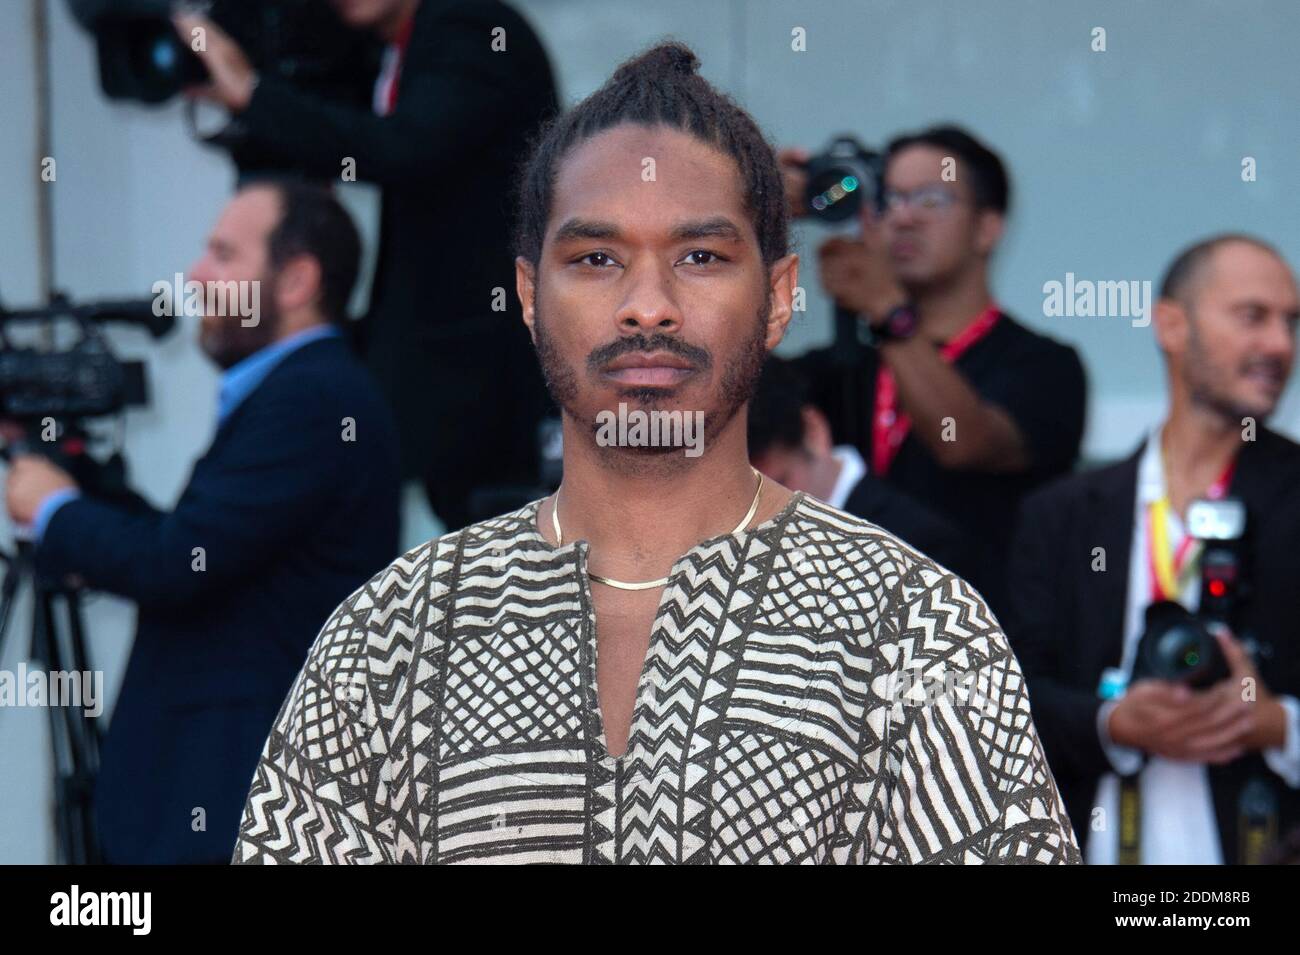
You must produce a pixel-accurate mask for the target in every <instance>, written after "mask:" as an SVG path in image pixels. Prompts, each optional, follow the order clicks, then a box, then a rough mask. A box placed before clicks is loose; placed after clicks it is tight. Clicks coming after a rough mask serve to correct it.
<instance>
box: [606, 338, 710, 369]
mask: <svg viewBox="0 0 1300 955" xmlns="http://www.w3.org/2000/svg"><path fill="white" fill-rule="evenodd" d="M657 351H665V352H669V353H670V354H673V355H676V356H677V357H679V358H684V359H686V360H687V361H688V362H690V363H691V365H693V366H694V367H695V368H698V369H700V370H702V371H708V370H709V369H710V368H712V367H713V355H712V354H710V353H709V351H708V349H706V348H701V347H699V346H698V345H688V344H687V343H686V342H684V341H682V340H681V339H680V338H674V337H673V336H671V335H665V334H664V333H663V332H655V333H654V334H653V335H633V336H630V337H628V338H620V339H617V340H616V341H612V342H610V343H609V344H608V345H601V346H600V347H599V348H596V349H593V350H592V352H591V354H589V355H588V356H587V368H588V369H590V370H591V371H596V372H598V371H600V370H601V369H602V368H604V367H605V366H606V365H608V364H609V363H610V362H612V361H613V360H614V359H616V358H621V357H623V356H624V355H629V354H632V353H633V352H647V353H649V352H657Z"/></svg>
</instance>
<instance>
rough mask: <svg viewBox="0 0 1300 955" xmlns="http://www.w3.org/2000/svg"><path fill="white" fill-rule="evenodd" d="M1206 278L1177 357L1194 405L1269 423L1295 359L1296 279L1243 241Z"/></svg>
mask: <svg viewBox="0 0 1300 955" xmlns="http://www.w3.org/2000/svg"><path fill="white" fill-rule="evenodd" d="M1205 273H1206V274H1205V276H1204V278H1202V279H1201V282H1200V284H1199V286H1198V287H1197V288H1196V289H1195V290H1194V291H1193V293H1192V298H1193V304H1192V306H1191V308H1190V309H1188V310H1187V312H1188V314H1187V319H1186V326H1185V327H1186V331H1185V334H1182V335H1180V336H1177V337H1176V338H1175V339H1174V341H1173V342H1172V345H1171V346H1170V351H1171V353H1172V355H1173V356H1178V357H1177V358H1176V360H1177V361H1178V363H1179V365H1180V366H1181V367H1182V369H1183V374H1184V376H1185V377H1186V381H1187V386H1188V390H1189V391H1190V393H1191V396H1192V400H1193V401H1195V402H1196V403H1198V404H1200V405H1202V406H1206V407H1210V408H1212V409H1214V410H1215V411H1217V412H1219V413H1220V414H1224V415H1227V416H1228V417H1230V418H1232V419H1233V420H1239V419H1241V418H1244V417H1253V418H1259V419H1262V418H1267V417H1268V416H1269V415H1270V414H1272V413H1273V410H1274V409H1275V408H1276V407H1277V403H1278V400H1279V399H1280V398H1281V396H1282V392H1283V390H1284V389H1285V388H1286V382H1287V379H1288V377H1290V374H1291V366H1292V364H1293V362H1294V360H1295V335H1296V322H1297V318H1298V317H1300V299H1297V294H1296V283H1295V278H1294V276H1292V275H1291V272H1290V270H1289V269H1288V268H1287V267H1286V265H1285V264H1284V263H1282V262H1280V261H1278V259H1277V258H1276V257H1275V256H1273V255H1271V254H1270V253H1268V252H1266V251H1264V250H1263V249H1260V248H1257V247H1256V246H1253V245H1249V244H1247V243H1244V242H1233V243H1229V244H1226V245H1222V246H1220V247H1219V248H1218V249H1217V250H1216V251H1215V252H1214V254H1213V256H1212V258H1211V259H1210V261H1209V262H1208V263H1207V264H1206V266H1205Z"/></svg>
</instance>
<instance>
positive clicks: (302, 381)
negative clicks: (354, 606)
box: [36, 337, 400, 863]
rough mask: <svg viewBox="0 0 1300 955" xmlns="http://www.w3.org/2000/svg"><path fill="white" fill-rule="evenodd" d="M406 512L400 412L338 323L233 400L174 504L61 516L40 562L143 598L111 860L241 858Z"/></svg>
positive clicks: (123, 722)
mask: <svg viewBox="0 0 1300 955" xmlns="http://www.w3.org/2000/svg"><path fill="white" fill-rule="evenodd" d="M348 419H351V421H352V422H354V425H353V426H352V427H351V435H349V420H348ZM349 436H351V437H353V438H354V440H348V438H349ZM399 508H400V479H399V472H398V456H397V440H396V436H395V431H394V427H393V424H392V420H391V416H390V413H389V411H388V408H387V406H386V405H385V403H384V401H383V399H382V398H381V397H380V395H379V392H378V389H377V388H376V386H375V384H374V382H373V381H372V380H371V378H370V377H369V375H368V374H367V372H366V371H365V370H364V369H363V368H362V366H361V365H360V363H359V362H357V361H356V360H355V359H353V357H352V356H351V354H350V353H349V352H348V349H347V346H346V345H345V344H344V343H343V341H342V340H341V339H339V338H337V337H336V338H324V339H319V340H316V341H312V342H309V343H308V344H305V345H303V346H302V347H301V348H299V349H297V350H296V351H294V352H292V353H291V354H289V355H288V356H287V357H285V358H284V359H283V361H281V362H280V364H278V365H277V366H276V367H275V368H274V369H272V371H271V372H270V374H269V375H268V376H267V377H266V379H265V380H264V381H263V382H262V383H261V384H260V385H258V386H257V388H256V389H255V390H254V391H253V392H252V393H251V394H249V395H248V397H247V398H245V399H244V400H243V401H242V402H241V403H240V404H239V406H238V407H236V408H235V409H234V411H233V412H232V413H231V414H230V416H229V417H227V418H226V419H225V420H224V421H223V422H222V423H221V425H220V427H219V428H218V430H217V434H216V437H215V438H214V440H213V442H212V446H211V447H210V448H209V449H208V451H207V453H206V454H204V455H203V457H202V458H200V459H199V461H198V462H197V463H196V464H195V465H194V470H193V473H192V474H191V476H190V480H189V483H188V485H187V486H186V488H185V490H184V492H183V493H182V495H181V498H180V501H179V502H178V503H177V505H176V507H175V509H174V510H172V511H170V512H165V511H160V510H156V509H154V508H152V507H148V506H143V505H142V506H141V507H140V508H135V509H133V508H131V507H127V506H122V505H118V504H106V503H104V502H102V501H96V500H94V499H91V498H88V497H81V498H78V499H76V500H73V501H70V502H68V503H67V504H64V505H63V506H62V507H60V508H59V509H58V510H57V511H55V512H54V515H53V517H52V518H51V519H50V522H49V524H48V526H47V527H46V529H45V534H44V536H43V538H42V540H41V543H40V546H39V548H38V550H37V554H36V559H37V569H38V571H39V572H40V573H42V574H48V575H50V576H53V577H56V578H58V577H62V576H63V575H66V574H69V573H75V574H78V575H79V576H80V577H82V578H83V579H84V581H85V583H86V585H87V586H88V587H90V588H92V589H97V590H106V591H110V592H112V593H115V594H121V595H122V596H124V597H127V598H129V599H131V600H133V601H135V602H136V603H137V604H138V605H139V618H138V623H137V630H136V637H135V644H134V646H133V648H132V651H131V659H130V662H129V664H128V666H127V672H126V677H125V680H124V682H123V684H122V688H121V692H120V695H119V697H118V702H117V705H116V707H115V709H114V711H113V716H112V723H111V725H110V728H109V732H108V734H107V738H106V740H105V744H104V749H103V754H102V756H103V758H102V769H101V773H100V777H99V781H98V783H97V786H96V794H95V805H96V815H97V817H98V820H99V826H100V838H101V842H102V845H103V848H104V853H105V858H106V860H107V861H109V862H118V863H176V862H198V861H217V860H221V861H226V860H229V858H230V853H231V850H232V847H233V846H234V843H235V838H236V833H237V830H238V826H239V816H240V812H241V810H242V809H243V805H244V800H245V798H246V796H247V794H248V790H249V784H250V783H251V781H252V775H253V770H254V767H255V765H256V762H257V757H258V755H259V754H260V752H261V749H262V746H263V744H264V743H265V742H266V738H267V734H268V733H269V731H270V728H271V725H272V723H273V722H274V721H275V716H276V714H277V712H278V711H279V708H280V706H281V705H282V704H283V702H284V699H285V696H286V694H287V693H288V690H289V687H290V685H291V684H292V682H293V679H294V677H295V676H297V673H298V671H299V669H300V668H301V667H302V663H303V660H304V659H305V657H306V654H307V651H308V649H309V647H310V646H311V644H312V642H313V640H314V639H315V638H316V635H317V634H318V633H319V631H320V628H321V625H322V624H324V622H325V621H326V619H327V618H328V617H329V615H330V613H331V612H332V611H333V610H334V608H335V607H337V606H338V605H339V603H341V602H342V601H343V600H344V599H346V598H347V597H348V595H349V594H351V593H352V592H353V591H354V590H355V589H356V588H358V587H359V586H361V585H362V584H363V583H364V582H365V581H366V580H367V579H369V578H370V577H371V576H372V575H373V574H374V573H376V572H377V571H379V570H380V569H381V568H383V567H384V566H385V565H386V564H387V563H388V562H389V561H391V560H392V559H393V557H394V556H395V555H396V553H397V550H398V531H399V528H398V522H399ZM198 548H202V550H201V551H200V550H198ZM92 636H93V633H92ZM200 809H201V810H203V812H202V813H200V812H199V811H198V810H200ZM201 823H202V826H203V828H199V827H200V824H201Z"/></svg>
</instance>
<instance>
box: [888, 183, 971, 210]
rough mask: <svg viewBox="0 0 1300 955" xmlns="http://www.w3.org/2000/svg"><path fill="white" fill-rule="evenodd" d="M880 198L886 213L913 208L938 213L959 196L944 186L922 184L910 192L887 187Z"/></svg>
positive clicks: (953, 203) (948, 206) (953, 202)
mask: <svg viewBox="0 0 1300 955" xmlns="http://www.w3.org/2000/svg"><path fill="white" fill-rule="evenodd" d="M880 198H881V206H882V208H883V210H884V212H885V214H888V213H890V212H897V211H898V210H899V209H903V208H911V209H912V210H913V211H915V212H918V213H921V214H922V215H938V214H939V213H941V212H943V211H944V210H945V209H948V208H950V207H951V206H953V205H955V204H956V202H957V196H956V195H954V194H953V193H952V191H951V190H949V189H945V188H944V187H943V186H922V187H921V188H919V189H912V190H911V191H909V192H903V191H902V190H899V189H886V190H885V191H884V192H883V193H882V194H881V197H880Z"/></svg>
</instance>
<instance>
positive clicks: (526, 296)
mask: <svg viewBox="0 0 1300 955" xmlns="http://www.w3.org/2000/svg"><path fill="white" fill-rule="evenodd" d="M536 283H537V270H536V269H535V268H534V267H533V263H531V262H529V261H528V260H527V259H526V258H524V257H523V256H522V255H520V256H517V257H516V258H515V294H516V295H518V296H519V304H520V305H521V306H522V307H523V311H524V325H525V326H526V327H527V328H528V335H529V337H530V338H532V340H533V343H534V344H536V343H537V333H536V332H535V331H534V330H533V322H534V321H535V319H536V314H535V312H534V304H533V303H534V302H536V300H537V284H536Z"/></svg>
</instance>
